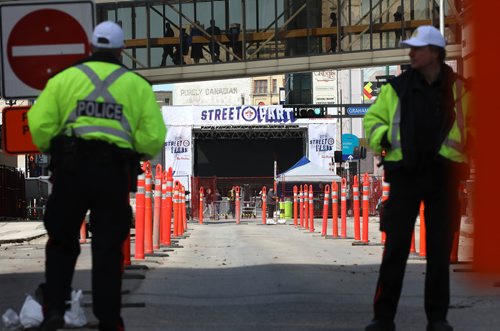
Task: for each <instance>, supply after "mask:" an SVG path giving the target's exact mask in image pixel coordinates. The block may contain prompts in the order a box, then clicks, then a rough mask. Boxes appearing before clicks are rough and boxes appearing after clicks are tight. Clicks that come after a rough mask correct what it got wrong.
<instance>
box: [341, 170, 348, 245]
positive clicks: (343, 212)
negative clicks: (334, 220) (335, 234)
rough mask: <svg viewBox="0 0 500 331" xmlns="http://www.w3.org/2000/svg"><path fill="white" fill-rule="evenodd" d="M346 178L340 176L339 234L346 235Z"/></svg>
mask: <svg viewBox="0 0 500 331" xmlns="http://www.w3.org/2000/svg"><path fill="white" fill-rule="evenodd" d="M346 190H347V180H346V179H345V178H342V186H341V187H340V222H341V223H340V236H341V237H342V238H346V237H347V201H346V198H347V196H346Z"/></svg>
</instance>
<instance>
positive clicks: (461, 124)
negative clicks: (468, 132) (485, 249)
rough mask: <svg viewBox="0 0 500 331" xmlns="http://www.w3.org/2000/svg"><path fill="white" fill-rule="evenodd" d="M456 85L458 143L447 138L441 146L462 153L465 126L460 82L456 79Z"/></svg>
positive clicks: (463, 149)
mask: <svg viewBox="0 0 500 331" xmlns="http://www.w3.org/2000/svg"><path fill="white" fill-rule="evenodd" d="M455 84H456V91H455V93H456V96H455V109H456V118H455V120H456V122H457V127H458V131H459V132H460V138H459V139H460V141H456V140H453V139H450V137H447V138H446V139H445V141H444V142H443V145H445V146H448V147H451V148H453V149H455V150H456V151H458V152H459V153H462V154H463V153H464V151H465V147H464V139H465V137H464V136H465V133H464V131H465V125H464V114H463V108H462V80H460V79H457V80H456V81H455Z"/></svg>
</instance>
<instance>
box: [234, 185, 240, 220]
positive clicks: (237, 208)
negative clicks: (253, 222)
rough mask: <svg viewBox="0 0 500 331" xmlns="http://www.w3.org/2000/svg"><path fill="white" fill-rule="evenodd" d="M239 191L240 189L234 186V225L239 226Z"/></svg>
mask: <svg viewBox="0 0 500 331" xmlns="http://www.w3.org/2000/svg"><path fill="white" fill-rule="evenodd" d="M240 190H241V187H239V186H236V187H235V188H234V191H235V192H236V199H235V210H236V224H240V218H241V204H240Z"/></svg>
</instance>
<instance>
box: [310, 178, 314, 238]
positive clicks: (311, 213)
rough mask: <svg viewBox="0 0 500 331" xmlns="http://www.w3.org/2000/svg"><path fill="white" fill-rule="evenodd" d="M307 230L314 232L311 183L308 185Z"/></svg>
mask: <svg viewBox="0 0 500 331" xmlns="http://www.w3.org/2000/svg"><path fill="white" fill-rule="evenodd" d="M309 232H314V195H313V186H312V185H309Z"/></svg>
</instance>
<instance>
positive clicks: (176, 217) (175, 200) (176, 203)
mask: <svg viewBox="0 0 500 331" xmlns="http://www.w3.org/2000/svg"><path fill="white" fill-rule="evenodd" d="M179 186H180V183H179V181H177V180H176V181H175V183H174V195H173V198H172V205H173V210H174V237H178V236H180V233H179Z"/></svg>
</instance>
